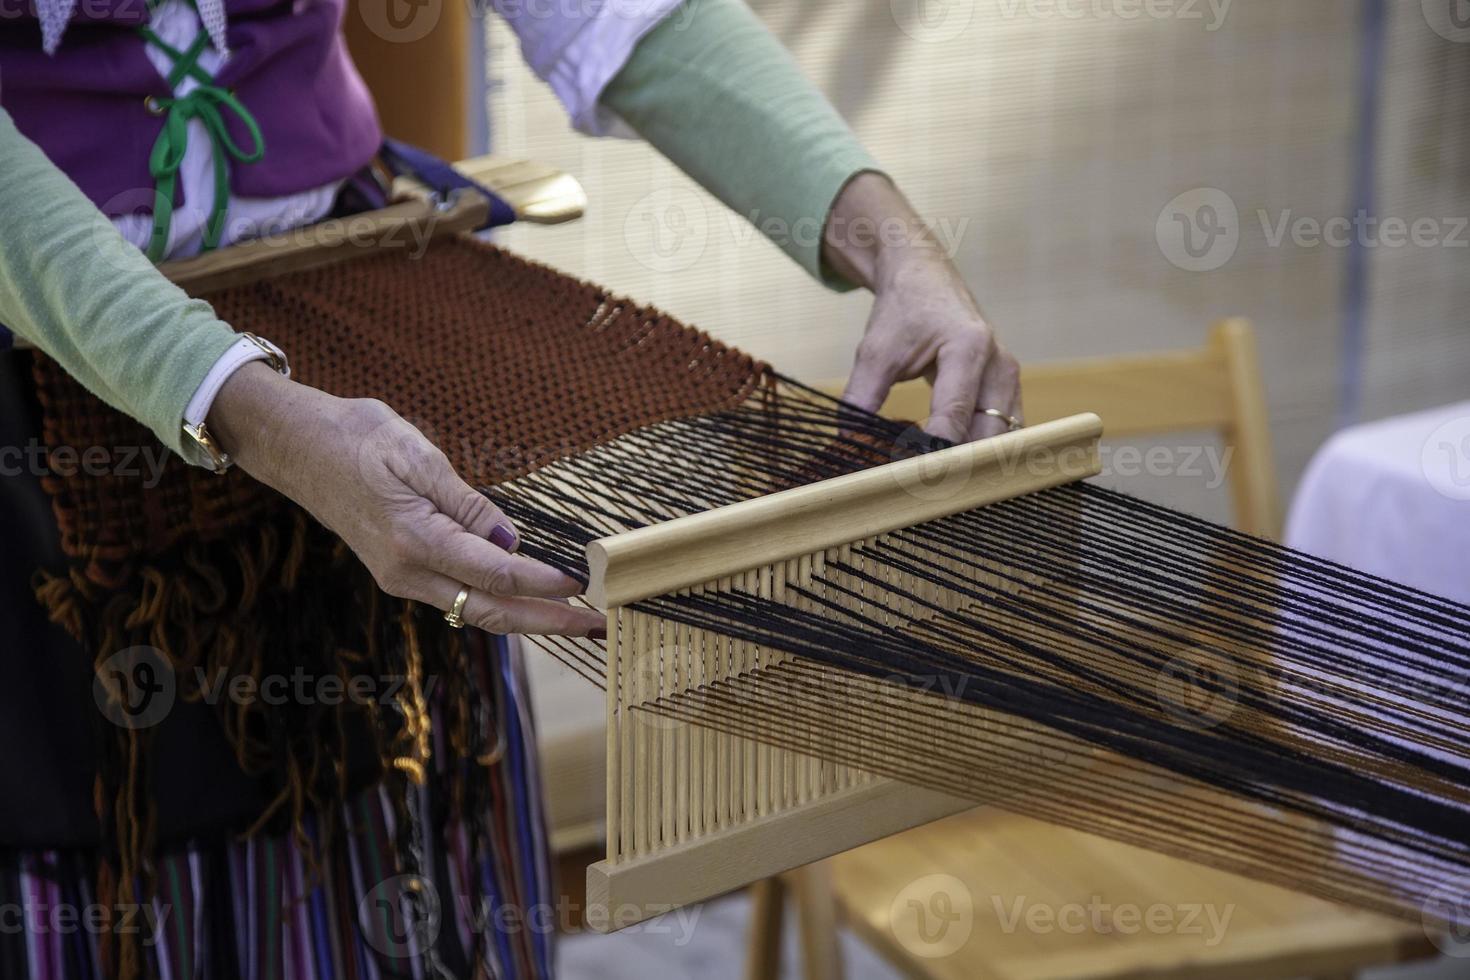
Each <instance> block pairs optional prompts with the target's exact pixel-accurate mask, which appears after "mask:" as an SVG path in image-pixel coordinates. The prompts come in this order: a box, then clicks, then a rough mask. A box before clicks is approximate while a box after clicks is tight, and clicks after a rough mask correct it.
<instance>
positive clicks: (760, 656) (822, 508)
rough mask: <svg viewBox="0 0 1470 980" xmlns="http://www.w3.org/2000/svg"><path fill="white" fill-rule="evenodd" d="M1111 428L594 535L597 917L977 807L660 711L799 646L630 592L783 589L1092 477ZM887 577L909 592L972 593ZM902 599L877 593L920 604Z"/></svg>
mask: <svg viewBox="0 0 1470 980" xmlns="http://www.w3.org/2000/svg"><path fill="white" fill-rule="evenodd" d="M1101 433H1102V423H1101V421H1100V420H1099V419H1098V417H1097V416H1096V415H1091V414H1083V415H1076V416H1072V417H1070V418H1065V419H1061V420H1058V421H1055V422H1049V423H1045V424H1042V425H1038V426H1035V427H1033V428H1029V429H1023V430H1020V431H1017V432H1012V433H1008V434H1006V435H1003V436H998V437H996V438H994V439H989V440H985V441H982V442H977V443H970V444H967V445H962V446H956V447H954V448H951V449H946V450H943V451H941V452H938V453H934V454H930V455H927V456H922V457H917V458H913V459H907V460H901V461H898V462H893V463H888V464H885V465H882V466H879V467H876V468H874V469H870V470H864V471H861V472H857V473H853V474H850V475H847V476H842V477H838V478H835V479H830V480H826V481H823V482H820V483H815V484H811V485H807V486H802V487H797V488H795V489H790V490H785V491H782V492H778V493H775V494H771V495H769V496H766V497H760V498H756V499H753V500H748V501H744V502H742V503H737V504H732V505H729V506H726V507H721V508H718V509H715V510H711V511H706V512H704V513H700V514H694V515H691V516H688V517H683V518H678V519H676V520H672V521H669V522H666V523H663V524H659V525H654V526H651V527H645V528H640V529H637V530H633V531H629V532H626V533H623V534H618V535H615V536H612V537H607V538H603V539H601V540H599V541H595V542H593V543H592V544H591V545H589V547H588V549H587V557H588V564H589V567H590V570H591V584H590V587H589V590H588V598H589V600H590V601H591V602H593V603H594V604H595V605H598V606H600V607H603V608H605V609H606V610H607V620H608V644H607V858H606V859H605V860H603V861H599V862H597V863H596V864H594V865H592V866H591V867H590V868H588V871H587V901H588V914H587V921H588V922H589V924H590V925H591V926H592V927H593V928H596V929H598V930H599V931H611V930H615V929H619V928H623V927H625V926H628V925H632V924H634V923H636V922H638V921H641V920H643V919H646V918H649V917H651V916H653V915H657V914H660V913H662V912H666V911H668V910H670V909H672V908H675V907H678V906H681V905H685V904H689V903H693V902H698V901H702V900H704V899H708V898H711V897H714V896H716V895H719V894H722V893H724V892H727V891H730V890H733V889H735V888H739V887H742V886H744V885H748V884H750V883H752V882H754V881H758V880H760V879H763V878H767V877H770V876H773V875H776V874H779V873H781V872H783V871H787V870H790V869H792V868H795V867H799V866H801V865H804V864H808V863H810V862H812V861H816V860H819V859H821V858H825V857H828V856H830V855H832V854H836V853H839V852H841V851H845V850H848V849H850V848H853V847H857V846H858V845H860V844H864V843H867V842H869V841H872V840H876V839H878V838H881V837H885V836H887V835H889V834H892V833H896V832H898V831H900V830H904V829H906V828H909V827H913V826H916V825H918V824H922V823H926V822H929V821H932V820H936V819H939V818H941V817H944V816H948V815H950V814H953V813H957V812H959V811H961V810H964V809H968V808H970V807H973V806H975V804H976V801H973V800H965V799H960V798H958V797H955V796H950V795H946V794H943V793H939V792H935V791H932V790H927V789H921V788H918V787H914V786H910V785H906V784H903V783H899V782H895V781H893V780H889V779H885V778H881V777H878V776H874V775H872V774H870V773H868V772H865V771H864V770H862V769H861V768H856V767H853V766H850V765H843V764H838V763H833V762H829V761H823V760H821V759H818V758H816V757H814V756H811V755H805V754H802V753H799V752H795V751H791V750H789V749H784V748H780V747H777V746H774V745H771V744H766V743H763V742H761V741H760V740H759V739H758V738H748V737H742V736H740V735H735V734H730V733H728V732H725V731H714V730H712V729H709V728H704V727H701V726H700V725H698V724H697V723H695V722H694V721H691V720H685V719H682V718H679V717H671V716H670V715H669V714H668V713H667V712H660V713H656V712H653V711H650V710H648V709H647V708H646V707H645V706H647V705H650V704H652V703H653V702H655V701H659V700H660V699H662V703H663V704H665V705H668V704H675V705H677V704H678V702H679V700H680V696H681V695H687V694H688V693H689V692H690V691H694V690H698V689H701V688H705V687H707V686H708V685H710V684H713V683H715V682H721V683H722V684H723V685H724V686H726V687H735V688H739V687H740V686H741V685H742V684H746V683H748V682H750V681H752V680H754V679H756V678H758V677H759V676H760V675H761V673H762V672H765V671H771V670H775V669H779V668H780V667H782V666H783V665H790V663H791V661H792V660H793V658H792V657H791V656H790V655H789V654H784V653H780V652H777V651H772V650H769V649H763V648H760V647H758V646H756V645H754V644H749V643H741V642H737V641H733V640H729V639H726V638H722V637H720V636H718V635H711V634H701V633H700V631H697V630H694V629H692V628H690V627H687V626H683V625H678V624H674V623H671V622H667V621H661V620H660V619H659V617H657V616H655V615H651V614H649V613H647V612H643V611H639V610H637V609H636V608H633V606H634V604H636V603H638V602H639V601H640V600H643V599H648V598H651V597H654V596H658V595H667V594H671V593H678V592H680V591H683V590H692V591H695V592H700V591H704V592H712V591H713V592H718V591H723V590H728V589H729V588H731V586H732V585H735V586H741V585H743V586H744V587H745V588H746V589H747V590H750V591H758V594H760V595H762V596H765V597H771V598H773V599H781V598H783V591H784V589H785V587H786V586H787V585H788V584H789V583H796V582H802V581H809V580H810V577H811V574H812V570H813V569H814V568H816V569H820V568H821V567H822V565H823V563H824V562H826V561H829V560H841V559H844V558H846V557H847V555H848V554H850V547H851V546H852V545H854V544H859V543H871V542H875V541H878V540H881V539H882V538H883V537H884V536H885V535H888V534H890V533H891V532H893V531H896V530H899V529H901V528H906V527H912V526H914V525H917V524H922V523H924V522H927V521H932V520H936V519H939V518H941V517H947V516H949V515H952V514H956V513H959V512H962V511H967V510H972V509H974V508H977V507H983V506H985V505H987V504H991V503H994V502H996V501H1000V500H1005V499H1009V498H1012V497H1017V496H1020V495H1022V494H1027V493H1032V492H1035V491H1038V490H1043V489H1046V488H1049V487H1054V486H1058V485H1060V484H1064V483H1070V482H1073V481H1076V480H1080V479H1084V478H1086V477H1089V476H1093V475H1096V474H1097V473H1098V472H1099V471H1100V468H1101V467H1100V461H1099V455H1098V439H1099V437H1100V436H1101ZM888 574H889V575H890V576H891V578H890V581H891V582H892V584H893V585H895V586H897V587H898V588H897V589H896V590H895V591H896V592H897V593H899V594H903V593H909V594H926V595H927V596H928V597H929V598H930V599H931V600H933V601H936V602H938V603H939V604H941V605H947V604H950V603H956V604H957V603H959V602H961V601H962V600H961V599H960V598H959V597H958V596H943V595H939V594H937V593H938V590H937V588H936V587H935V586H933V585H932V584H929V583H925V582H920V581H917V580H912V579H907V578H905V577H902V576H901V575H900V574H899V573H897V572H893V571H891V570H890V571H889V572H888ZM982 574H983V573H982ZM903 602H904V600H902V599H892V598H889V597H883V598H874V599H872V600H870V603H871V604H872V605H873V607H874V608H878V607H881V606H882V605H885V604H886V605H887V606H888V607H889V611H890V614H891V615H894V616H902V617H905V618H907V617H906V614H908V613H911V612H913V610H911V609H905V608H903V607H902V605H901V604H902V603H903ZM835 673H836V672H835V671H834V672H830V674H831V675H833V679H835ZM841 682H842V683H845V684H849V685H850V684H854V683H856V684H860V685H864V686H865V690H866V691H867V693H868V694H869V695H870V696H872V697H873V698H875V699H876V698H881V697H892V696H893V695H892V692H890V691H883V690H881V688H882V685H881V684H879V683H878V682H871V681H861V680H856V679H854V678H850V677H844V678H842V681H841ZM913 696H916V697H922V696H923V695H922V694H918V695H913ZM773 707H775V706H773ZM792 710H793V711H795V710H799V709H797V708H795V707H793V708H792ZM956 710H970V711H978V709H968V708H957V709H956ZM971 720H973V719H971ZM845 757H847V758H852V757H853V756H852V755H850V754H848V755H845ZM858 757H860V756H858Z"/></svg>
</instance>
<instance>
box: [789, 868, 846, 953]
mask: <svg viewBox="0 0 1470 980" xmlns="http://www.w3.org/2000/svg"><path fill="white" fill-rule="evenodd" d="M786 878H787V887H788V888H789V889H790V890H791V893H792V898H793V900H794V901H795V904H796V914H797V930H798V932H799V933H800V936H801V965H802V975H803V977H804V978H805V980H842V948H841V946H840V945H839V944H838V941H837V898H836V894H835V893H834V892H833V890H832V870H831V868H830V866H829V865H828V864H827V862H825V861H818V862H817V863H815V864H808V865H807V866H806V867H804V868H797V869H796V870H795V871H791V872H788V873H787V875H786Z"/></svg>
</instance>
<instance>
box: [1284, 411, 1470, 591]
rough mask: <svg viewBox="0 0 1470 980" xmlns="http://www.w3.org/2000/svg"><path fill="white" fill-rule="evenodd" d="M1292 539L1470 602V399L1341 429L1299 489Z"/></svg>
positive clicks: (1289, 522)
mask: <svg viewBox="0 0 1470 980" xmlns="http://www.w3.org/2000/svg"><path fill="white" fill-rule="evenodd" d="M1286 544H1287V545H1289V546H1290V547H1292V548H1296V549H1298V550H1300V551H1305V552H1308V553H1310V554H1314V555H1318V556H1320V557H1323V558H1330V559H1332V560H1333V561H1338V562H1341V563H1343V564H1344V565H1349V566H1352V567H1353V568H1356V569H1358V570H1360V571H1364V572H1369V573H1371V574H1374V575H1381V576H1383V577H1384V578H1388V579H1392V580H1394V581H1396V582H1402V583H1403V584H1405V585H1412V586H1414V587H1416V588H1420V589H1423V590H1425V591H1427V592H1433V593H1435V594H1436V595H1440V596H1443V597H1445V598H1448V599H1454V600H1457V601H1459V602H1465V603H1470V401H1467V402H1460V403H1458V404H1454V405H1446V406H1443V407H1441V408H1435V409H1430V410H1428V411H1424V412H1416V413H1414V414H1412V415H1401V416H1397V417H1394V418H1389V419H1384V420H1383V421H1380V422H1372V423H1368V424H1365V425H1358V426H1353V427H1352V428H1349V429H1344V430H1343V431H1341V432H1339V433H1337V434H1336V435H1335V436H1333V437H1332V438H1331V439H1330V440H1328V441H1327V443H1326V444H1325V445H1324V446H1323V447H1322V448H1321V449H1320V450H1318V451H1317V454H1316V456H1315V457H1313V459H1312V462H1311V464H1310V465H1309V466H1308V467H1307V472H1306V475H1305V476H1303V477H1302V482H1301V485H1300V486H1299V487H1298V488H1297V492H1296V496H1295V498H1294V499H1293V500H1292V505H1291V514H1290V516H1289V517H1288V518H1287V522H1286Z"/></svg>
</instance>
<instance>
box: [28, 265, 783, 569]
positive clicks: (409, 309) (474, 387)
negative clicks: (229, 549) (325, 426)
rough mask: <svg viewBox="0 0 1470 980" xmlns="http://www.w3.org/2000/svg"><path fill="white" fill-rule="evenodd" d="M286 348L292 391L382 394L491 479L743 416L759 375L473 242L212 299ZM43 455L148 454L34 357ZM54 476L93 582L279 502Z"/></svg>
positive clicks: (210, 490) (209, 486)
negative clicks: (659, 430) (641, 434)
mask: <svg viewBox="0 0 1470 980" xmlns="http://www.w3.org/2000/svg"><path fill="white" fill-rule="evenodd" d="M208 298H209V300H210V302H212V303H213V304H214V307H215V309H216V311H217V312H218V313H219V316H220V317H221V318H222V319H224V320H225V321H226V322H227V323H230V324H231V325H233V326H234V327H235V328H236V329H239V330H248V331H251V332H253V333H257V334H259V335H261V336H263V337H268V338H270V339H271V340H272V341H274V342H275V343H277V344H279V345H280V346H281V347H282V348H283V349H285V350H286V351H287V353H288V355H289V357H290V359H291V365H292V371H293V376H294V377H295V378H297V379H298V380H300V381H302V382H304V383H306V384H309V385H313V386H315V387H318V388H321V389H323V390H326V391H329V392H331V393H333V394H336V395H340V396H343V397H373V398H379V399H382V400H383V401H385V402H387V403H388V404H389V405H390V406H392V407H393V408H394V409H395V410H396V411H397V412H398V413H399V414H400V415H402V416H404V417H405V418H407V419H409V420H410V421H412V422H413V423H414V424H415V425H417V426H418V427H419V428H420V429H422V430H423V431H424V432H425V434H426V435H427V436H429V438H430V439H432V440H433V441H434V442H435V443H436V444H437V445H438V446H439V447H440V448H441V449H442V450H443V451H444V452H445V453H446V454H447V455H448V456H449V459H450V461H451V462H452V463H453V464H454V466H455V468H456V469H457V470H459V472H460V474H461V475H462V476H463V477H464V478H465V479H466V480H467V481H468V482H470V483H472V484H475V485H477V486H490V485H493V484H496V483H499V482H501V481H503V480H506V479H510V478H513V477H516V476H519V475H522V474H523V473H526V472H529V471H530V470H533V469H535V468H537V467H538V466H540V465H542V464H543V463H545V462H549V461H550V460H552V459H556V458H560V457H564V456H567V455H571V454H575V453H578V452H581V451H584V450H586V449H588V448H591V447H593V446H596V445H599V444H601V443H603V442H606V441H608V440H611V439H614V438H616V437H618V436H620V435H622V434H624V433H627V432H629V431H631V430H633V429H635V428H638V427H641V426H644V425H648V424H650V423H653V422H659V421H663V420H666V419H671V418H679V417H684V416H690V415H701V414H705V413H708V412H713V411H718V410H720V409H724V408H732V407H735V406H738V405H740V404H741V403H742V402H744V401H745V399H746V398H747V397H749V395H750V394H751V392H752V390H753V389H754V388H755V387H756V385H757V384H758V383H760V381H761V380H762V378H763V376H764V375H765V374H766V371H767V369H766V367H765V365H763V364H761V363H759V362H757V361H755V360H754V359H752V358H750V357H748V356H746V355H744V354H742V353H740V352H739V351H736V350H734V349H732V348H730V347H727V346H725V345H723V344H720V343H717V342H716V341H714V340H712V339H711V338H710V337H709V336H707V335H706V334H704V333H701V332H700V331H698V330H695V329H692V328H690V327H687V326H685V325H683V324H681V323H679V322H678V321H677V320H674V319H673V318H671V317H669V316H667V315H665V314H663V313H660V312H659V311H657V310H653V309H650V308H648V307H642V306H639V305H637V304H636V303H633V302H631V301H629V300H626V299H622V298H620V297H617V296H614V295H612V294H610V293H608V292H607V291H606V290H604V289H602V288H600V287H597V286H594V285H590V284H588V283H585V282H581V281H579V280H577V279H574V278H572V277H570V276H567V275H564V274H562V273H560V272H557V271H555V270H553V269H550V268H548V267H546V266H542V265H538V264H536V263H533V262H528V261H526V260H525V259H521V258H518V257H517V256H514V255H512V254H510V253H509V252H506V251H504V250H502V249H499V248H496V247H494V246H492V245H489V244H486V243H483V242H479V241H476V240H474V239H469V238H459V237H455V238H450V239H446V240H441V241H439V242H436V243H435V244H434V245H433V246H432V247H430V248H429V249H428V250H427V251H426V252H425V253H424V254H423V255H422V256H421V257H420V258H417V259H415V258H411V257H409V256H408V255H406V254H403V253H384V254H381V255H376V256H373V257H370V258H363V259H358V260H354V261H350V262H346V263H343V264H339V265H335V266H330V267H326V268H322V269H317V270H312V271H308V272H302V273H297V274H293V275H289V276H285V277H282V278H279V279H275V280H272V281H269V282H262V283H257V284H253V285H249V286H241V287H236V288H233V289H229V290H225V291H222V292H220V293H217V294H214V295H212V296H210V297H208ZM36 364H37V367H36V382H37V390H38V394H39V396H40V399H41V402H42V405H43V407H44V415H45V423H44V432H43V435H44V438H45V440H46V442H47V444H48V445H49V446H53V447H54V446H75V447H85V446H93V445H103V446H112V447H127V446H152V445H156V442H157V440H156V439H155V438H154V437H153V436H152V434H151V433H150V432H149V431H148V430H147V429H146V428H144V427H143V426H141V425H139V424H138V423H136V422H134V421H133V420H131V419H129V418H127V417H126V416H124V415H122V414H121V413H119V412H116V411H114V410H113V409H111V408H109V407H108V406H107V405H105V404H104V403H102V402H101V401H100V400H99V399H97V398H96V397H94V396H93V395H91V394H90V393H89V392H87V391H86V390H85V389H84V388H83V387H82V386H81V385H80V384H78V383H77V382H76V381H74V380H72V379H71V378H70V377H69V376H68V375H66V374H65V373H64V372H63V371H62V370H61V369H60V368H59V367H58V366H57V365H56V364H55V363H54V362H52V361H50V360H48V359H46V358H44V357H37V358H36ZM143 480H144V477H142V476H127V475H115V474H109V475H104V476H96V475H89V474H85V473H80V472H74V473H71V474H69V475H68V474H57V475H53V476H51V477H49V478H48V480H47V482H46V489H47V491H48V493H49V494H50V495H51V499H52V501H53V505H54V508H55V511H56V515H57V519H58V522H59V523H60V526H61V530H62V543H63V548H64V549H65V551H66V553H67V554H68V555H69V556H70V557H71V558H72V559H74V560H76V561H78V562H80V563H81V564H83V565H84V566H85V568H86V569H87V571H86V574H87V576H88V577H89V578H92V579H93V580H95V581H98V582H99V583H108V582H112V581H115V580H116V578H117V576H118V574H119V573H121V572H122V569H123V567H125V566H126V565H127V564H128V563H129V562H130V561H131V560H133V559H137V558H139V557H144V556H148V555H151V554H157V553H159V552H161V551H163V550H165V549H167V548H169V547H170V546H172V545H173V544H175V543H176V542H177V541H178V540H179V539H180V538H181V537H183V536H185V535H189V536H191V537H195V538H203V539H206V540H207V539H212V538H219V537H221V536H223V535H225V534H227V533H228V532H229V530H230V529H231V528H232V527H237V526H239V525H241V524H242V523H248V522H249V521H251V520H253V519H254V518H255V517H256V516H258V515H259V514H260V512H261V511H262V509H266V508H270V507H273V506H279V505H281V503H282V500H281V498H280V497H279V496H278V495H276V494H274V492H272V491H270V490H268V489H267V488H265V487H263V486H261V485H260V484H258V483H256V482H255V481H254V480H252V479H251V478H250V477H249V476H247V475H246V474H244V473H241V472H239V471H233V472H231V473H229V474H227V475H226V476H224V477H217V476H215V475H214V474H211V473H207V472H205V471H203V470H200V469H198V468H196V467H190V466H187V465H185V464H184V463H183V461H182V460H179V459H177V458H171V459H170V462H169V465H168V466H167V467H166V469H165V472H164V475H163V478H162V480H161V482H160V483H159V484H158V485H157V486H155V487H151V488H148V487H145V486H144V485H143Z"/></svg>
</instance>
